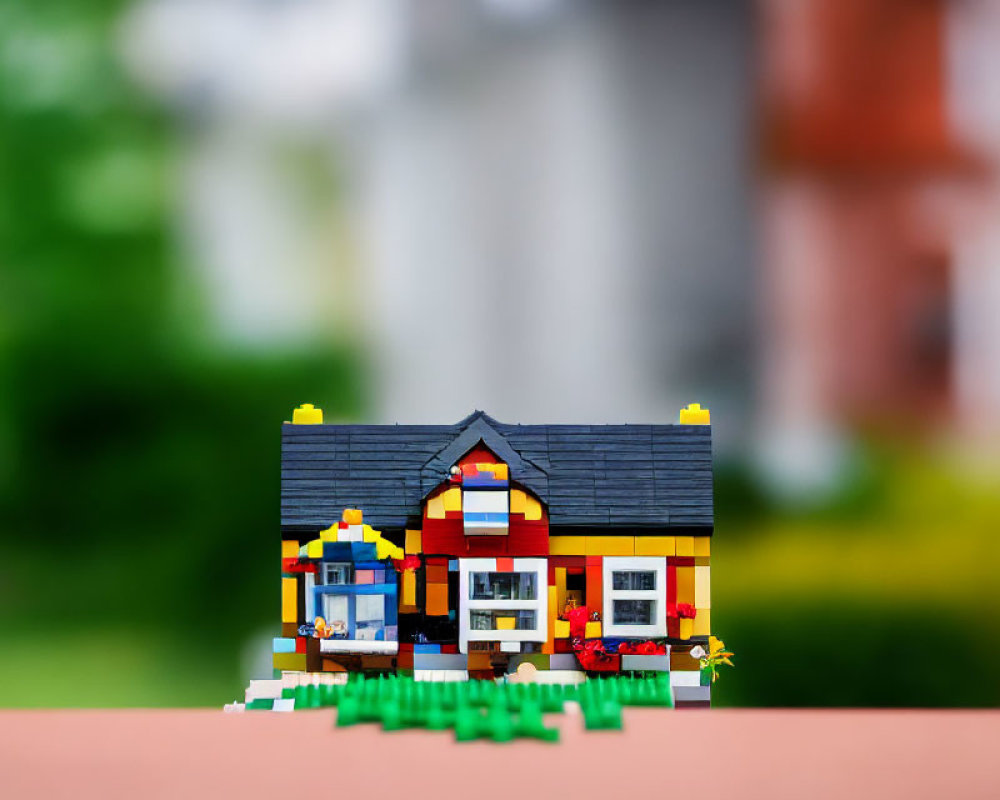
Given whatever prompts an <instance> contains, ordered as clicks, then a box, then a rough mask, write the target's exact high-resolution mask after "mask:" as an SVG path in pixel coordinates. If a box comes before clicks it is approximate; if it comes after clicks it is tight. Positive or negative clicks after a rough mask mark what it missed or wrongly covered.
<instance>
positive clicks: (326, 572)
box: [323, 562, 353, 586]
mask: <svg viewBox="0 0 1000 800" xmlns="http://www.w3.org/2000/svg"><path fill="white" fill-rule="evenodd" d="M351 569H352V565H351V564H345V563H340V562H335V563H332V564H324V565H323V583H325V584H326V585H327V586H343V585H344V584H348V583H351V581H352V579H353V576H352V575H351Z"/></svg>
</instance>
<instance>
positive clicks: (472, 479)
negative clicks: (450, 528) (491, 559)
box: [461, 463, 510, 536]
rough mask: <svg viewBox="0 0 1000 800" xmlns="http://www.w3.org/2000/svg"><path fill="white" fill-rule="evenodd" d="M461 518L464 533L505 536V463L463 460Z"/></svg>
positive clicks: (507, 499)
mask: <svg viewBox="0 0 1000 800" xmlns="http://www.w3.org/2000/svg"><path fill="white" fill-rule="evenodd" d="M461 481H462V521H463V523H464V527H465V535H466V536H506V535H507V533H508V530H509V523H510V492H509V491H508V488H509V487H508V481H507V465H506V464H483V463H477V464H463V465H462V467H461Z"/></svg>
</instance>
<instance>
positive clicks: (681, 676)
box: [670, 670, 701, 686]
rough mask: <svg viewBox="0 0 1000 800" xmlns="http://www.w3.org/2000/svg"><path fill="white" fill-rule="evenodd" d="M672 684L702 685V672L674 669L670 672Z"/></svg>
mask: <svg viewBox="0 0 1000 800" xmlns="http://www.w3.org/2000/svg"><path fill="white" fill-rule="evenodd" d="M670 685H671V686H701V672H700V671H699V670H694V671H684V672H682V671H680V670H673V671H672V672H671V673H670Z"/></svg>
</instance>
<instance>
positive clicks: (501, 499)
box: [462, 489, 510, 514]
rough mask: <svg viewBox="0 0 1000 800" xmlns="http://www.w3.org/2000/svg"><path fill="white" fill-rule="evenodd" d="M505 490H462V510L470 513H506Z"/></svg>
mask: <svg viewBox="0 0 1000 800" xmlns="http://www.w3.org/2000/svg"><path fill="white" fill-rule="evenodd" d="M507 498H508V494H507V492H499V491H490V490H488V489H487V490H481V489H480V490H473V491H467V492H462V511H463V512H469V513H472V514H507V513H509V510H510V507H509V506H508V504H507Z"/></svg>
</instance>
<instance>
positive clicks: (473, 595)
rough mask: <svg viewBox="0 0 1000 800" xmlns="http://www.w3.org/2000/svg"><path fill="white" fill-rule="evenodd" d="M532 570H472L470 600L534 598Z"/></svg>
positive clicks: (534, 588)
mask: <svg viewBox="0 0 1000 800" xmlns="http://www.w3.org/2000/svg"><path fill="white" fill-rule="evenodd" d="M535 584H536V581H535V573H534V572H473V573H472V580H471V582H470V583H469V599H471V600H534V599H536V597H537V594H536V593H537V590H538V587H537V586H536V585H535Z"/></svg>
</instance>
